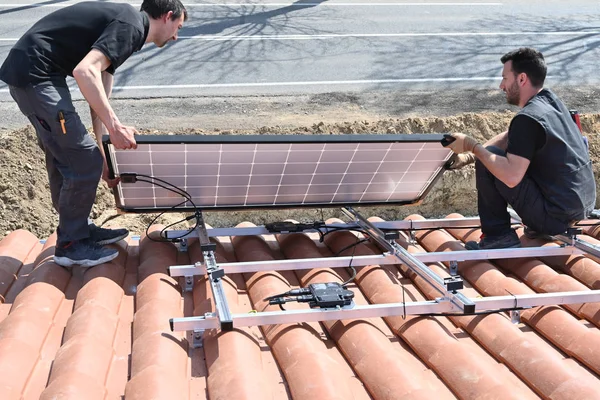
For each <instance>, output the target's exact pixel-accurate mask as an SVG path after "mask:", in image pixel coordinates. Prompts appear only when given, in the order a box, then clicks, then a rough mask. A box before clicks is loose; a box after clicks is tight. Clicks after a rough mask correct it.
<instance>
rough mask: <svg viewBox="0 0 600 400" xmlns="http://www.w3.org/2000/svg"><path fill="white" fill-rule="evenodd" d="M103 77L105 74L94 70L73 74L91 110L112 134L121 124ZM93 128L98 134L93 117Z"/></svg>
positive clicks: (88, 69) (89, 69) (87, 69)
mask: <svg viewBox="0 0 600 400" xmlns="http://www.w3.org/2000/svg"><path fill="white" fill-rule="evenodd" d="M102 75H103V74H102V73H101V72H100V71H97V70H95V69H94V68H86V69H84V70H82V71H81V70H80V71H78V72H77V73H74V74H73V76H74V78H75V80H76V81H77V85H78V86H79V90H81V93H82V94H83V97H85V99H86V100H87V102H88V104H89V105H90V107H91V109H92V110H93V111H94V112H95V114H96V116H97V117H98V118H99V119H100V121H101V122H100V123H101V124H104V126H106V128H107V129H108V131H109V132H110V131H111V130H114V127H115V125H117V124H119V120H118V118H117V115H116V114H115V112H114V111H113V109H112V107H111V106H110V104H109V103H108V96H107V92H106V89H105V87H104V84H103V79H102ZM111 88H112V83H111ZM92 126H93V127H94V132H96V129H95V128H96V125H94V118H93V116H92Z"/></svg>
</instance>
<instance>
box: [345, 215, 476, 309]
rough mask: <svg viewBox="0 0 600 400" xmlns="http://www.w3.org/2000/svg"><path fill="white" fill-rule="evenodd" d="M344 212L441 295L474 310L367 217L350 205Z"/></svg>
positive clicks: (465, 299)
mask: <svg viewBox="0 0 600 400" xmlns="http://www.w3.org/2000/svg"><path fill="white" fill-rule="evenodd" d="M342 211H343V212H344V214H346V215H347V216H349V217H350V218H354V219H355V221H356V223H358V224H359V225H360V226H361V227H362V228H363V229H364V230H365V231H366V232H367V234H368V235H369V237H370V238H371V239H373V240H374V241H376V242H377V243H378V244H379V245H380V246H381V247H382V248H384V249H385V250H387V251H389V252H390V253H391V254H393V255H394V256H395V257H397V259H398V260H399V261H400V262H401V263H403V264H405V265H406V266H407V267H409V268H410V269H411V270H412V271H413V272H415V273H416V274H417V275H419V276H420V277H421V278H423V279H425V280H426V281H427V282H428V283H429V284H430V285H431V286H432V287H433V288H434V289H436V290H437V291H438V292H439V293H440V294H442V296H443V297H445V298H448V299H449V300H450V301H451V302H452V303H454V304H455V305H456V306H458V307H459V308H460V309H461V310H464V312H466V313H472V312H475V303H473V301H471V300H470V299H469V298H468V297H466V296H465V295H464V294H462V293H460V292H457V291H452V292H451V291H449V290H448V289H447V287H446V283H445V281H444V280H443V279H442V278H440V277H439V276H437V275H436V274H435V273H434V272H433V271H431V269H429V268H427V266H426V265H425V264H423V262H421V261H419V260H418V259H417V258H415V257H414V256H413V255H411V254H410V253H409V252H408V251H406V250H405V249H404V248H403V247H402V246H400V245H399V244H398V243H396V242H395V241H388V240H386V239H385V235H384V233H383V232H381V230H379V228H377V227H375V226H373V224H371V223H370V222H369V221H368V220H367V219H365V218H364V217H363V216H362V215H360V214H359V213H358V212H356V211H354V209H352V208H351V207H344V208H342ZM458 282H459V283H460V287H462V280H458Z"/></svg>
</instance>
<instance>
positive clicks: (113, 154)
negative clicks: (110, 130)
mask: <svg viewBox="0 0 600 400" xmlns="http://www.w3.org/2000/svg"><path fill="white" fill-rule="evenodd" d="M108 149H109V150H108V154H105V155H104V156H105V157H110V159H111V161H112V165H113V173H114V175H115V178H117V177H119V176H120V175H121V173H120V172H119V164H118V163H117V152H116V150H115V146H114V145H113V144H112V143H111V144H109V145H108ZM111 150H112V151H111ZM117 191H118V192H119V199H120V200H121V206H123V207H127V204H125V200H126V199H125V197H124V196H123V185H117Z"/></svg>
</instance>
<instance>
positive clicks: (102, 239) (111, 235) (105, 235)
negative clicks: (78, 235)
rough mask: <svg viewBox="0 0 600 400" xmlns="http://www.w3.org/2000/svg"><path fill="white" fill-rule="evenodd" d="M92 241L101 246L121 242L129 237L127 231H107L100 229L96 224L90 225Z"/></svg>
mask: <svg viewBox="0 0 600 400" xmlns="http://www.w3.org/2000/svg"><path fill="white" fill-rule="evenodd" d="M88 226H89V228H90V239H91V240H92V241H94V242H95V243H97V244H99V245H102V246H103V245H105V244H111V243H117V242H118V241H119V240H122V239H125V238H126V237H127V235H129V231H128V230H127V229H123V228H121V229H106V228H100V227H99V226H96V225H95V224H89V225H88Z"/></svg>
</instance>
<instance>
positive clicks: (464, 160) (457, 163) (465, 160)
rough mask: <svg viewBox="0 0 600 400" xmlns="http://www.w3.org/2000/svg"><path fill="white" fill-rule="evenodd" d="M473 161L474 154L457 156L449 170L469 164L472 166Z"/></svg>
mask: <svg viewBox="0 0 600 400" xmlns="http://www.w3.org/2000/svg"><path fill="white" fill-rule="evenodd" d="M475 159H476V158H475V154H473V153H470V152H469V153H461V154H458V155H457V156H456V157H455V159H454V162H453V163H452V164H451V165H450V169H461V168H463V167H466V166H467V165H469V164H473V163H474V162H475Z"/></svg>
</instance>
